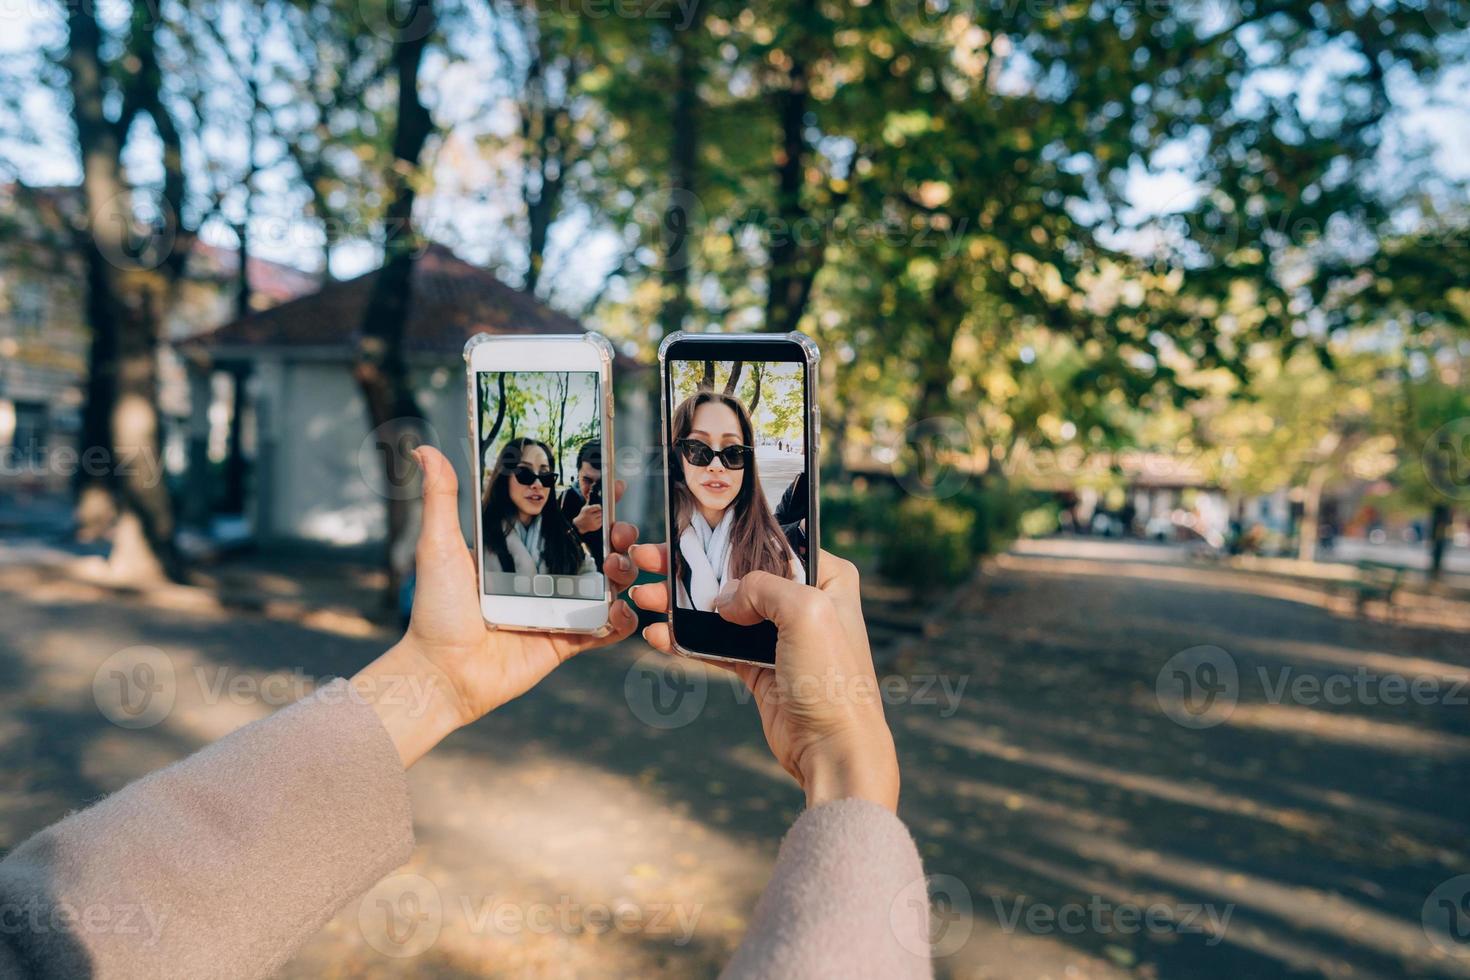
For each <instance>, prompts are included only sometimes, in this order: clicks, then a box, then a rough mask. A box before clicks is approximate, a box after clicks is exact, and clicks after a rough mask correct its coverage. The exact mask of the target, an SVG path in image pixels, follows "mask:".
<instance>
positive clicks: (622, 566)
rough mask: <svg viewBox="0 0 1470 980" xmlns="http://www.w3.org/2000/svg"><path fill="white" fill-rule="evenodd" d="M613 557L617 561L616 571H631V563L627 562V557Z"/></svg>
mask: <svg viewBox="0 0 1470 980" xmlns="http://www.w3.org/2000/svg"><path fill="white" fill-rule="evenodd" d="M613 557H614V558H616V559H617V560H618V571H620V572H627V571H631V570H632V568H633V563H632V562H631V561H629V560H628V556H627V555H614V556H613Z"/></svg>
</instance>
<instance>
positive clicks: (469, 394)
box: [464, 330, 617, 636]
mask: <svg viewBox="0 0 1470 980" xmlns="http://www.w3.org/2000/svg"><path fill="white" fill-rule="evenodd" d="M497 340H508V341H510V340H513V341H515V342H517V343H527V342H546V343H548V344H551V343H563V344H564V343H566V342H567V341H569V340H570V341H577V342H579V343H584V344H591V345H592V346H593V347H594V348H596V350H597V353H598V361H599V366H598V371H597V376H598V386H599V387H600V388H601V390H602V405H601V406H600V408H601V410H602V418H603V425H602V474H603V476H602V480H603V485H604V487H612V486H616V485H617V472H616V469H615V464H614V460H615V459H616V458H617V447H616V446H615V445H614V443H613V400H614V399H613V383H612V366H613V358H614V357H615V356H616V352H615V351H614V350H613V345H612V342H611V341H609V340H608V339H607V338H606V337H604V336H603V335H602V334H600V333H596V332H595V331H591V330H589V331H587V332H586V333H578V334H536V335H531V336H525V335H522V334H510V335H505V334H488V333H477V334H475V335H474V336H473V337H471V338H470V339H469V340H467V341H465V345H464V366H465V372H464V374H465V410H466V421H467V422H468V423H469V428H468V430H467V431H468V432H469V433H470V438H471V439H472V440H474V441H476V442H478V432H479V420H478V419H477V418H476V417H475V415H476V413H477V412H478V411H479V407H480V404H479V392H478V391H476V389H475V371H474V368H472V367H471V366H470V356H471V354H472V353H473V351H474V350H475V348H476V347H479V346H480V345H481V344H493V343H495V342H496V341H497ZM471 448H472V450H473V452H472V453H471V456H472V457H473V458H474V479H475V488H474V494H475V541H474V546H475V549H476V560H475V569H476V580H475V591H476V592H477V593H478V592H479V589H480V583H479V568H480V561H479V549H480V548H481V547H483V545H482V544H481V542H482V541H484V531H483V529H482V528H481V527H480V521H481V519H482V507H481V501H480V493H481V489H482V487H483V484H484V476H483V475H482V474H481V472H480V469H481V467H482V466H484V460H482V459H481V458H480V447H479V446H478V445H475V446H472V447H471ZM616 498H617V495H616V494H615V493H614V494H607V493H604V494H603V501H602V533H603V540H604V542H606V544H605V547H609V546H611V542H612V527H613V524H614V523H616V521H617V514H616V510H617V499H616ZM614 598H615V595H614V593H613V591H612V584H611V583H609V582H605V584H604V587H603V599H604V602H605V605H606V606H607V609H608V612H609V614H611V611H612V604H613V600H614ZM485 625H486V626H489V627H490V628H491V629H497V630H508V631H511V632H516V633H578V634H581V635H585V636H606V635H607V634H609V633H611V632H612V624H611V623H610V622H608V621H606V620H604V622H603V624H602V625H601V626H598V627H595V628H593V629H573V628H567V627H553V626H546V627H538V626H518V625H517V626H511V625H507V624H504V623H493V622H491V621H490V620H488V619H487V620H485Z"/></svg>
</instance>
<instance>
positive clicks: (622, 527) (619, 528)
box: [612, 521, 638, 553]
mask: <svg viewBox="0 0 1470 980" xmlns="http://www.w3.org/2000/svg"><path fill="white" fill-rule="evenodd" d="M637 540H638V526H637V525H636V524H629V523H628V522H627V521H618V522H617V523H616V524H614V525H613V526H612V550H613V551H617V552H623V553H626V552H627V550H628V549H629V548H631V547H633V542H635V541H637Z"/></svg>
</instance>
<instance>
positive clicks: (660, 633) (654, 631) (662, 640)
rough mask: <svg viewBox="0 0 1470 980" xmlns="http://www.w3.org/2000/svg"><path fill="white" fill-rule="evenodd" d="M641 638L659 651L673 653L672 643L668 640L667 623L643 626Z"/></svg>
mask: <svg viewBox="0 0 1470 980" xmlns="http://www.w3.org/2000/svg"><path fill="white" fill-rule="evenodd" d="M643 639H645V640H646V641H648V645H649V646H651V647H653V648H654V649H655V650H658V651H659V652H660V653H667V654H673V652H674V645H673V643H672V642H670V640H669V624H668V623H654V624H652V625H651V626H645V627H644V628H643Z"/></svg>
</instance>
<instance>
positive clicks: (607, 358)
mask: <svg viewBox="0 0 1470 980" xmlns="http://www.w3.org/2000/svg"><path fill="white" fill-rule="evenodd" d="M464 358H465V365H466V369H467V374H468V378H467V380H468V393H469V412H470V419H469V431H470V439H471V442H472V446H471V451H472V453H473V455H474V459H475V465H474V473H475V554H476V556H477V559H476V560H477V561H478V563H479V567H480V612H481V614H482V615H483V616H484V618H485V622H487V623H489V624H491V625H493V626H502V627H507V628H511V629H523V630H555V631H570V632H578V633H599V632H603V631H605V630H606V629H608V613H609V611H610V609H611V608H612V601H613V598H614V597H613V594H612V592H611V590H610V588H609V586H608V581H607V578H606V576H604V575H603V573H602V563H603V559H604V558H605V556H606V553H607V551H606V546H607V542H608V540H609V538H610V536H611V532H612V526H613V521H614V519H615V518H614V514H613V507H614V503H615V501H614V497H615V494H614V492H613V487H614V486H615V482H616V481H615V477H614V474H613V458H614V453H613V444H612V434H613V429H612V419H613V394H612V362H613V349H612V345H611V344H609V343H608V341H607V339H606V338H605V337H603V336H601V335H600V334H595V333H584V334H565V335H560V334H559V335H544V336H531V337H527V336H509V337H507V336H494V335H490V334H477V335H476V336H474V337H471V338H470V341H469V343H467V344H465V349H464Z"/></svg>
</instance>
